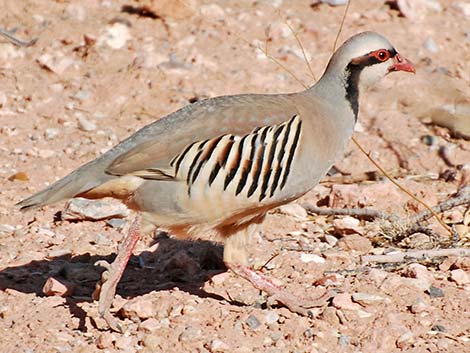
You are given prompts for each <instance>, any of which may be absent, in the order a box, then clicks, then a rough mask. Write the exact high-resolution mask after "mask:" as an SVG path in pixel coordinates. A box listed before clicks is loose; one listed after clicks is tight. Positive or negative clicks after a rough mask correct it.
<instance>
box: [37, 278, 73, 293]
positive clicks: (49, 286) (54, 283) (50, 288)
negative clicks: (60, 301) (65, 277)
mask: <svg viewBox="0 0 470 353" xmlns="http://www.w3.org/2000/svg"><path fill="white" fill-rule="evenodd" d="M42 292H43V293H44V294H45V295H47V296H55V295H57V296H60V297H68V296H70V295H71V294H72V292H73V287H72V286H67V285H66V284H64V283H62V282H60V281H58V280H56V279H55V278H54V277H49V278H48V279H47V280H46V283H44V286H43V287H42Z"/></svg>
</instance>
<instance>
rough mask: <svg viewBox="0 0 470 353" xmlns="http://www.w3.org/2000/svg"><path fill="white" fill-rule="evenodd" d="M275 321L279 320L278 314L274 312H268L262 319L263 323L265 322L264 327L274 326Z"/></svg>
mask: <svg viewBox="0 0 470 353" xmlns="http://www.w3.org/2000/svg"><path fill="white" fill-rule="evenodd" d="M277 320H279V314H278V313H277V312H275V311H274V310H270V311H268V313H267V314H266V315H265V317H264V321H265V322H266V325H272V324H275V323H276V322H277Z"/></svg>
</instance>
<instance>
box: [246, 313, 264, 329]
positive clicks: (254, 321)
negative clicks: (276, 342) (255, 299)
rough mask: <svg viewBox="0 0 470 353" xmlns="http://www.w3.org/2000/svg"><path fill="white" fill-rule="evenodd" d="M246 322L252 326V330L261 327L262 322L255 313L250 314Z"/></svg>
mask: <svg viewBox="0 0 470 353" xmlns="http://www.w3.org/2000/svg"><path fill="white" fill-rule="evenodd" d="M245 323H246V324H247V325H248V327H250V328H251V329H252V330H256V329H257V328H258V327H260V325H261V322H260V321H259V320H258V318H257V317H256V316H254V315H250V316H248V318H247V319H246V320H245Z"/></svg>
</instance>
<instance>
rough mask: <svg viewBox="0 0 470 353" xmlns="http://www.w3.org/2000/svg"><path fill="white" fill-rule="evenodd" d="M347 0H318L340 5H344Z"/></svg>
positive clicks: (331, 4)
mask: <svg viewBox="0 0 470 353" xmlns="http://www.w3.org/2000/svg"><path fill="white" fill-rule="evenodd" d="M348 1H349V0H320V2H322V3H324V4H328V5H330V6H342V5H346V4H347V3H348Z"/></svg>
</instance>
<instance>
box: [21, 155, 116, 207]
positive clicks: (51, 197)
mask: <svg viewBox="0 0 470 353" xmlns="http://www.w3.org/2000/svg"><path fill="white" fill-rule="evenodd" d="M97 162H102V161H99V159H98V160H94V161H91V162H89V163H87V164H85V165H84V166H82V167H81V168H78V169H77V170H75V171H73V172H72V173H70V174H69V175H67V176H65V177H64V178H62V179H60V180H58V181H56V182H55V183H54V184H52V185H51V186H49V187H47V188H45V189H44V190H41V191H39V192H38V193H36V194H34V195H32V196H30V197H28V198H26V199H24V200H22V201H20V202H18V203H17V204H16V206H17V207H19V208H20V210H21V211H27V210H30V209H34V208H38V207H42V206H45V205H49V204H53V203H56V202H59V201H62V200H66V199H70V198H72V197H75V196H77V195H80V194H82V193H84V192H86V191H88V190H91V189H93V188H94V187H96V186H98V185H100V184H102V183H104V182H106V181H107V180H109V179H111V178H113V176H111V175H107V174H106V173H105V167H104V166H103V164H102V163H99V164H101V168H100V165H99V164H98V163H97ZM97 164H98V165H97Z"/></svg>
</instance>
